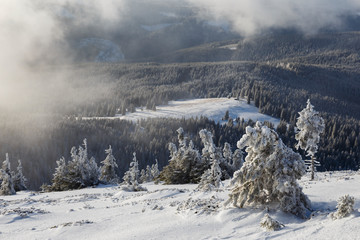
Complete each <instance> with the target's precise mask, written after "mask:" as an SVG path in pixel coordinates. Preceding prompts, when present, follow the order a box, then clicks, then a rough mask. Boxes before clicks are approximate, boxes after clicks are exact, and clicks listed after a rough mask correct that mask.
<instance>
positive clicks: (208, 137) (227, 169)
mask: <svg viewBox="0 0 360 240" xmlns="http://www.w3.org/2000/svg"><path fill="white" fill-rule="evenodd" d="M199 135H200V138H201V142H202V143H203V145H204V148H203V149H202V159H203V160H202V161H203V162H204V163H206V164H207V165H210V164H211V163H212V158H215V159H216V160H217V161H218V162H219V165H220V168H221V179H222V180H225V179H228V178H230V176H232V174H233V169H232V166H231V164H229V162H228V161H225V159H224V157H223V152H222V150H221V148H218V147H216V146H215V144H214V141H213V135H212V133H211V132H209V131H208V130H206V129H202V130H200V132H199ZM229 147H230V146H229ZM230 151H231V150H230ZM211 155H213V156H211ZM230 161H231V159H230Z"/></svg>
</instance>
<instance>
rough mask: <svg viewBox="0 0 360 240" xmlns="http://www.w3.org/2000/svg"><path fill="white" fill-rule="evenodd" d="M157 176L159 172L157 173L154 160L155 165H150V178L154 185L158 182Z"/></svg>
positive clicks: (156, 161)
mask: <svg viewBox="0 0 360 240" xmlns="http://www.w3.org/2000/svg"><path fill="white" fill-rule="evenodd" d="M159 175H160V171H159V165H158V160H157V159H155V163H154V164H153V165H151V176H152V179H153V181H154V182H155V183H158V182H159Z"/></svg>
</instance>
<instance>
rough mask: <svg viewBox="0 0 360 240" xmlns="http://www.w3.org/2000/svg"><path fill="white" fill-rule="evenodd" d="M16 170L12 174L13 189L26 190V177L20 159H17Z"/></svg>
mask: <svg viewBox="0 0 360 240" xmlns="http://www.w3.org/2000/svg"><path fill="white" fill-rule="evenodd" d="M16 170H17V171H16V174H15V176H14V189H15V191H23V190H27V187H26V182H27V179H26V178H25V176H24V175H23V172H22V165H21V161H20V160H18V167H17V169H16Z"/></svg>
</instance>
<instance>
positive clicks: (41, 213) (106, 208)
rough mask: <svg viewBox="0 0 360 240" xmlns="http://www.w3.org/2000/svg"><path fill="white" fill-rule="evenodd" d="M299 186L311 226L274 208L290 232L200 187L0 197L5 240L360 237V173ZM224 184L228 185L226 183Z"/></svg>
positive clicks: (0, 231) (0, 233)
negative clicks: (346, 203)
mask: <svg viewBox="0 0 360 240" xmlns="http://www.w3.org/2000/svg"><path fill="white" fill-rule="evenodd" d="M317 176H318V177H317V179H316V181H309V176H306V177H304V178H303V179H302V180H301V181H300V183H301V185H302V186H303V187H304V192H305V194H307V195H308V196H309V198H310V200H311V201H312V205H313V208H314V212H313V215H312V217H311V218H310V219H309V220H303V219H299V218H297V217H295V216H293V215H291V214H286V213H282V212H280V211H278V210H274V209H270V211H269V215H270V216H271V217H272V218H274V219H275V220H277V221H279V222H280V223H282V224H284V225H285V227H284V228H282V229H281V230H279V231H274V232H267V231H265V230H263V229H262V228H261V227H260V221H261V219H262V218H263V217H264V215H265V214H266V212H265V211H264V210H261V209H250V208H244V209H238V208H233V207H228V208H224V207H223V203H224V201H226V200H227V199H228V197H227V196H228V193H229V190H228V189H226V187H222V188H221V191H218V192H210V193H202V192H194V191H193V190H194V189H195V188H196V187H197V185H195V184H188V185H161V184H159V185H155V184H153V183H147V184H144V186H145V187H146V188H147V189H148V191H147V192H124V191H120V189H119V187H118V186H114V185H113V186H103V185H101V186H98V187H97V188H86V189H82V190H73V191H66V192H51V193H38V192H30V191H22V192H18V193H17V194H16V195H13V196H0V239H7V240H11V239H87V240H90V239H359V236H360V228H359V226H360V213H359V208H360V201H359V200H360V192H359V190H358V188H359V183H360V174H359V173H357V172H325V173H317ZM223 183H224V184H223V185H224V186H227V184H228V181H226V182H223ZM345 194H350V195H351V196H354V197H355V206H354V209H355V212H353V213H352V214H351V215H350V216H349V217H345V218H343V219H339V220H332V218H331V217H330V213H332V212H335V207H336V201H337V199H339V198H340V197H341V196H343V195H345Z"/></svg>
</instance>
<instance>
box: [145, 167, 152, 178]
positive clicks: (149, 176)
mask: <svg viewBox="0 0 360 240" xmlns="http://www.w3.org/2000/svg"><path fill="white" fill-rule="evenodd" d="M153 180H154V177H153V175H152V174H151V167H150V166H149V165H147V166H146V170H145V182H151V181H153Z"/></svg>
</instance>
